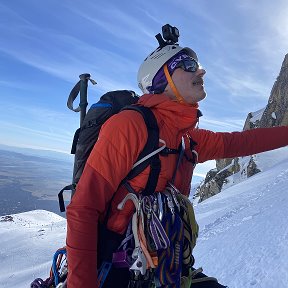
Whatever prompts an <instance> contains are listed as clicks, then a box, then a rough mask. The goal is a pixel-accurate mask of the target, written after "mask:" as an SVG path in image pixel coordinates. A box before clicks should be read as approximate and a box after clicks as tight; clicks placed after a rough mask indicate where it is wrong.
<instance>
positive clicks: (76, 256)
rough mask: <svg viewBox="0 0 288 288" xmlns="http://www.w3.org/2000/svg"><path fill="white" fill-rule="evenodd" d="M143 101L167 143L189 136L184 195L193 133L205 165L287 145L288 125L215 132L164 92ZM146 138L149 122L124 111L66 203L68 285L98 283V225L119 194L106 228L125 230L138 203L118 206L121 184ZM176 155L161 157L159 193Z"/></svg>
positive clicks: (142, 180)
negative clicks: (242, 130)
mask: <svg viewBox="0 0 288 288" xmlns="http://www.w3.org/2000/svg"><path fill="white" fill-rule="evenodd" d="M139 104H140V105H143V106H146V107H149V108H151V109H152V111H153V112H154V114H155V116H156V119H157V122H158V126H159V131H160V138H161V139H163V140H164V141H165V142H166V145H167V147H169V148H173V149H177V148H178V146H179V143H180V142H181V138H182V137H184V140H185V141H184V142H185V157H183V158H182V162H181V164H180V165H179V168H178V170H177V174H176V179H175V186H176V187H177V188H178V189H179V190H180V191H181V193H183V194H185V195H188V194H189V191H190V183H191V178H192V174H193V169H194V167H193V164H192V163H191V161H190V159H191V158H192V156H193V155H192V152H191V149H190V142H189V137H191V138H192V139H193V141H194V142H196V143H197V144H196V146H195V147H194V149H195V150H196V152H197V153H198V162H201V163H202V162H205V161H207V160H211V159H221V158H231V157H237V156H246V155H251V154H254V153H259V152H263V151H267V150H271V149H276V148H279V147H282V146H285V145H288V127H276V128H264V129H255V130H249V131H244V132H234V133H214V132H211V131H208V130H203V129H198V128H195V126H196V124H197V122H198V118H197V117H198V110H197V107H196V106H186V105H183V104H179V103H177V102H174V101H172V100H170V99H169V98H168V97H167V96H165V95H164V94H160V95H144V96H142V97H141V98H140V100H139ZM146 141H147V129H146V125H145V122H144V120H143V118H142V116H141V115H140V114H139V113H138V112H136V111H133V110H125V111H122V112H121V113H119V114H117V115H114V116H113V117H111V118H110V119H109V120H108V121H107V122H106V123H105V124H104V125H103V127H102V129H101V132H100V135H99V139H98V141H97V143H96V145H95V146H94V148H93V150H92V152H91V154H90V157H89V158H88V160H87V163H86V166H85V168H84V171H83V174H82V176H81V179H80V181H79V183H78V185H77V191H76V193H75V195H74V197H73V199H72V202H71V203H70V205H69V206H68V207H67V243H66V244H67V252H68V270H69V273H68V287H69V288H78V287H85V288H90V287H91V288H92V287H93V288H95V287H97V284H96V283H97V240H98V239H97V238H98V237H97V236H98V235H97V232H98V223H99V221H100V222H101V221H103V218H104V215H105V212H106V210H107V207H108V205H109V203H110V201H111V199H112V196H114V197H113V200H112V205H111V212H110V215H109V220H108V224H107V227H108V228H109V229H111V230H112V231H115V232H118V233H122V234H123V233H124V232H125V230H126V228H127V225H128V223H129V220H130V219H131V216H132V214H133V208H134V206H133V204H132V203H129V202H127V204H126V205H125V208H124V209H123V210H121V211H120V210H118V209H117V205H118V204H119V203H120V202H121V200H122V199H123V198H124V196H125V195H126V193H127V191H126V189H124V188H123V187H120V188H118V186H119V184H120V182H121V180H122V179H124V178H125V176H126V175H127V174H128V172H129V171H130V170H131V168H132V166H133V164H134V162H135V161H136V159H137V157H138V155H139V153H140V152H141V151H142V150H143V148H144V145H145V144H146ZM177 158H178V156H177V155H173V154H171V155H169V156H160V160H161V172H160V176H159V180H158V184H157V188H156V191H163V189H164V188H165V186H166V184H167V181H169V180H171V178H172V176H173V172H174V170H175V167H176V162H177ZM149 169H150V168H149V167H147V168H146V169H145V170H144V171H143V172H142V173H141V174H140V175H138V176H137V177H135V178H134V179H132V180H131V181H130V182H129V183H130V185H131V186H132V188H133V189H134V190H135V191H137V192H139V191H141V189H144V188H145V186H146V181H147V178H148V175H149ZM116 191H117V193H116ZM114 194H115V195H114ZM107 245H109V243H108V244H107Z"/></svg>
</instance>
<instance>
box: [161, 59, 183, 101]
mask: <svg viewBox="0 0 288 288" xmlns="http://www.w3.org/2000/svg"><path fill="white" fill-rule="evenodd" d="M164 73H165V76H166V79H167V81H168V84H169V86H170V87H171V89H172V91H173V93H174V94H175V97H176V99H177V101H178V102H179V103H186V101H185V100H184V98H183V97H182V96H181V94H180V93H179V91H178V90H177V88H176V86H175V84H174V82H173V80H172V78H171V76H170V74H169V71H168V68H167V64H165V65H164Z"/></svg>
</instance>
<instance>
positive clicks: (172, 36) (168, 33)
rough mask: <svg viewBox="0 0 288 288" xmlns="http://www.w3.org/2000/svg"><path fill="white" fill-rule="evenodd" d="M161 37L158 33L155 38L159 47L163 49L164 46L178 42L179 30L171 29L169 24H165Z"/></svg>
mask: <svg viewBox="0 0 288 288" xmlns="http://www.w3.org/2000/svg"><path fill="white" fill-rule="evenodd" d="M162 34H163V38H164V39H163V38H162V35H161V34H160V33H158V34H157V35H156V36H155V37H156V39H157V40H158V43H159V47H161V48H163V47H164V46H166V45H173V44H176V43H177V42H178V38H179V36H180V34H179V30H178V29H177V28H176V27H172V26H171V25H170V24H166V25H164V26H163V27H162Z"/></svg>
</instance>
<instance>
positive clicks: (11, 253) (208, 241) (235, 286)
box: [0, 147, 288, 288]
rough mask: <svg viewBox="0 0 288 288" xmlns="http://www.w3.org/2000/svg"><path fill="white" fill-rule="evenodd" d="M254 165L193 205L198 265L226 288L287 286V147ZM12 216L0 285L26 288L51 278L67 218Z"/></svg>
mask: <svg viewBox="0 0 288 288" xmlns="http://www.w3.org/2000/svg"><path fill="white" fill-rule="evenodd" d="M256 161H257V165H259V167H261V168H262V169H263V172H261V173H259V174H256V175H254V176H253V177H251V178H249V179H247V180H245V181H244V182H241V183H238V184H237V185H234V186H231V187H229V188H227V189H226V190H224V191H223V192H221V193H220V194H218V195H216V196H214V197H212V198H210V199H208V200H206V201H204V202H202V203H200V204H198V205H196V206H195V213H196V217H197V219H198V222H199V225H200V235H199V239H198V243H197V245H196V248H195V251H194V256H195V258H196V264H195V267H199V266H202V267H203V269H204V273H206V274H208V275H210V276H216V277H217V278H218V280H219V281H220V282H221V283H223V284H225V285H228V286H229V287H230V288H240V287H241V288H243V287H253V288H288V225H287V222H288V209H287V208H288V188H287V187H288V148H287V147H286V148H282V149H278V150H275V151H271V152H266V153H262V154H258V155H257V156H256ZM11 216H12V217H13V221H3V220H5V219H6V220H9V218H7V217H6V218H4V217H1V218H0V220H1V222H0V263H1V266H0V287H1V288H2V287H3V288H4V287H9V288H16V287H17V288H19V287H29V284H30V283H31V282H32V281H33V280H34V279H35V278H37V277H41V278H44V279H46V278H47V277H48V274H49V268H50V265H51V261H52V256H53V254H54V252H55V250H56V249H58V248H59V247H62V246H63V245H64V244H65V232H66V220H65V219H64V218H61V217H60V216H58V215H55V214H53V213H51V212H47V211H43V210H36V211H31V212H26V213H21V214H16V215H11ZM10 219H11V218H10Z"/></svg>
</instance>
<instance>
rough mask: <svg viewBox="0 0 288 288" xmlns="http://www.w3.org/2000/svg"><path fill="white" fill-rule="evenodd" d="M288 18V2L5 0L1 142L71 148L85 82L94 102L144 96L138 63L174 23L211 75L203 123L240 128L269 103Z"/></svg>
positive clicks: (1, 9) (286, 41)
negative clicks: (73, 101)
mask: <svg viewBox="0 0 288 288" xmlns="http://www.w3.org/2000/svg"><path fill="white" fill-rule="evenodd" d="M40 3H41V4H40ZM287 15H288V2H287V1H285V0H275V1H270V0H269V1H268V0H261V1H260V0H253V1H251V0H241V1H231V0H218V1H211V0H189V1H188V0H187V1H179V0H178V1H177V0H174V1H163V0H159V1H149V2H148V1H140V0H134V1H125V0H122V1H117V0H111V1H85V2H84V1H79V0H73V1H68V0H62V1H56V0H50V1H36V0H25V1H20V0H18V1H16V0H15V1H4V0H1V1H0V39H1V44H0V63H1V64H0V89H1V90H0V99H1V108H2V109H1V113H0V127H1V137H0V143H2V144H7V145H14V146H25V147H32V148H42V149H43V148H44V149H51V150H56V151H65V152H69V151H70V147H71V141H72V138H73V134H74V131H75V129H76V128H77V127H78V125H79V115H78V114H76V113H73V112H71V111H70V110H68V109H67V108H66V101H67V97H68V94H69V92H70V90H71V88H72V87H73V86H74V84H75V83H76V82H77V81H78V80H79V78H78V76H79V75H80V74H81V73H85V72H88V73H90V74H91V75H92V78H93V79H95V80H96V81H97V82H98V84H97V85H96V86H93V87H92V86H90V88H89V103H90V104H92V103H94V102H96V101H97V100H98V98H99V97H100V96H101V95H102V94H103V93H104V92H106V91H109V90H114V89H115V90H116V89H132V90H135V91H136V92H137V93H140V90H139V89H138V87H137V82H136V75H137V71H138V67H139V65H140V64H141V63H142V61H143V60H144V58H145V57H146V56H147V55H148V54H149V53H150V52H152V51H153V50H154V49H155V48H156V47H157V40H156V39H155V37H154V36H155V35H156V34H157V33H159V32H160V31H161V27H162V25H164V24H167V23H169V24H171V25H173V26H176V27H177V28H178V29H179V30H180V39H179V43H180V45H182V46H189V47H191V48H192V49H193V50H195V51H196V52H197V54H198V56H199V60H200V63H201V64H202V66H204V68H205V69H206V71H207V74H206V75H205V87H206V91H207V95H208V96H207V98H206V99H205V100H204V101H203V102H201V103H200V108H201V110H202V112H203V114H204V116H203V117H202V119H201V121H200V127H201V128H205V129H211V130H213V131H239V130H241V129H242V127H243V124H244V121H245V119H246V116H247V114H248V113H249V112H252V111H256V110H259V109H261V108H263V107H264V106H265V105H266V104H267V100H268V97H269V95H270V91H271V88H272V86H273V83H274V82H275V80H276V77H277V76H278V74H279V71H280V67H281V64H282V61H283V59H284V56H285V54H286V53H287V52H288V49H287V46H288V33H287V32H288V31H287V29H288V28H287V27H288V20H287V19H288V17H287Z"/></svg>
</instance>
